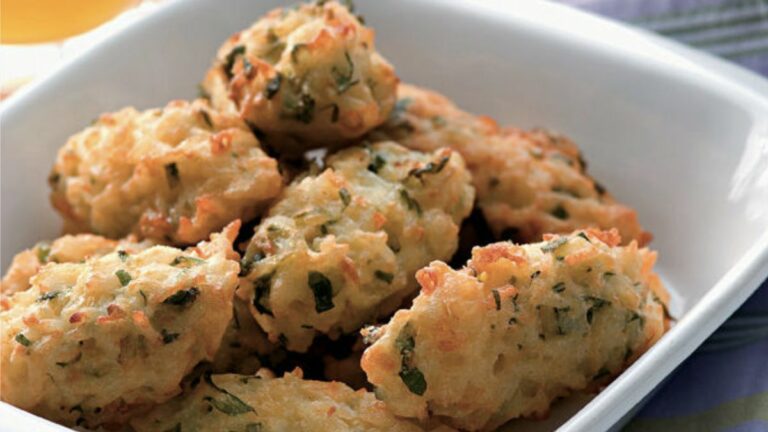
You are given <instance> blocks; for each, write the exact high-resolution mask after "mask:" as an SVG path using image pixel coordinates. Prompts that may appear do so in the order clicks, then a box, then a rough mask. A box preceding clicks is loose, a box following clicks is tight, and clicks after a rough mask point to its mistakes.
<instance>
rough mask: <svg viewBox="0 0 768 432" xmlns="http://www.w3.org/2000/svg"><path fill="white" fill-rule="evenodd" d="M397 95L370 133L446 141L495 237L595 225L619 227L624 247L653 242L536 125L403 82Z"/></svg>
mask: <svg viewBox="0 0 768 432" xmlns="http://www.w3.org/2000/svg"><path fill="white" fill-rule="evenodd" d="M398 92H399V98H400V99H399V100H398V103H397V105H396V107H395V109H394V110H393V112H392V115H391V116H390V119H389V120H388V122H387V123H386V124H385V125H384V126H383V127H382V128H380V129H379V130H377V131H375V132H374V133H372V137H374V138H378V139H381V138H389V139H394V140H396V141H398V142H399V143H401V144H403V145H405V146H406V147H409V148H413V149H417V150H421V151H431V150H434V149H435V148H438V147H443V146H448V147H450V148H452V149H454V150H456V151H458V152H459V153H461V155H462V156H463V157H464V160H465V161H466V162H467V168H469V170H470V171H471V172H472V177H473V183H474V185H475V188H476V190H477V198H478V204H479V206H480V208H481V209H482V211H483V214H484V216H485V218H486V220H487V221H488V224H489V225H490V227H491V229H492V230H493V232H494V234H495V235H496V237H497V238H503V239H512V240H515V241H520V242H524V243H528V242H537V241H541V238H542V235H543V234H546V233H569V232H572V231H574V230H576V229H580V228H587V227H593V228H600V229H611V228H616V229H618V230H619V233H620V234H621V237H622V239H624V241H625V244H626V243H629V242H630V241H631V240H636V241H637V242H638V243H639V244H640V245H641V246H642V245H644V244H646V243H647V242H648V241H650V239H651V235H650V234H649V233H647V232H645V231H643V229H642V227H641V226H640V225H639V223H638V221H637V215H636V213H635V211H634V210H632V209H630V208H628V207H626V206H624V205H622V204H619V203H617V202H616V201H615V200H614V199H613V198H612V197H611V196H610V195H609V194H607V193H606V192H605V190H604V189H603V187H602V186H600V185H599V184H598V183H596V182H595V181H594V180H593V179H592V178H591V177H589V175H588V174H587V172H586V163H585V162H584V160H583V159H582V157H581V154H580V152H579V149H578V148H577V147H576V145H575V144H574V143H573V142H571V141H570V140H569V139H567V138H565V137H563V136H561V135H557V134H554V133H551V132H547V131H543V130H538V129H535V130H531V131H524V130H521V129H516V128H507V129H502V128H499V127H498V125H497V124H496V123H495V122H494V121H493V120H492V119H491V118H489V117H484V116H475V115H472V114H469V113H467V112H464V111H461V110H460V109H459V108H458V107H456V105H454V104H453V103H452V102H451V101H450V100H448V99H447V98H445V97H444V96H442V95H440V94H437V93H435V92H432V91H429V90H426V89H421V88H418V87H415V86H410V85H400V86H399V88H398Z"/></svg>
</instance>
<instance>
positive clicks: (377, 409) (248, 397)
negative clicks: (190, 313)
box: [131, 371, 421, 432]
mask: <svg viewBox="0 0 768 432" xmlns="http://www.w3.org/2000/svg"><path fill="white" fill-rule="evenodd" d="M131 426H133V428H134V429H135V430H136V432H150V431H158V432H159V431H182V432H184V431H225V430H227V431H244V432H255V431H317V432H320V431H333V432H337V431H339V432H341V431H413V432H417V431H420V430H421V429H420V428H419V427H418V426H416V425H415V424H412V423H410V422H409V421H407V420H402V419H398V418H396V417H395V416H394V415H392V414H391V413H389V412H388V411H387V410H386V409H385V407H384V404H383V403H382V402H380V401H377V400H376V398H375V397H374V395H373V394H372V393H369V392H366V391H363V390H361V391H354V390H352V389H351V388H349V387H347V386H345V385H344V384H342V383H338V382H320V381H310V380H304V379H302V377H301V372H300V371H296V372H294V373H289V374H286V375H285V376H283V377H282V378H274V377H273V376H272V374H271V373H269V372H265V371H260V373H259V374H257V375H235V374H227V375H204V377H203V379H200V380H198V381H196V382H193V383H192V384H191V385H190V388H189V389H188V391H187V392H185V394H184V395H182V396H180V397H178V398H175V399H173V400H171V401H170V402H168V403H166V404H165V405H161V406H160V407H158V408H156V409H155V410H153V411H152V412H150V413H149V414H148V415H146V416H142V417H141V418H136V419H135V420H133V421H132V422H131Z"/></svg>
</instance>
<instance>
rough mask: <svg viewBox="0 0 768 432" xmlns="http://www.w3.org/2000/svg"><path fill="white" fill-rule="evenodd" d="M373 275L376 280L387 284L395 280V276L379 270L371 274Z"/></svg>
mask: <svg viewBox="0 0 768 432" xmlns="http://www.w3.org/2000/svg"><path fill="white" fill-rule="evenodd" d="M373 275H374V276H376V279H378V280H381V281H384V282H386V283H388V284H391V283H392V280H393V279H394V278H395V276H394V275H393V274H392V273H387V272H384V271H381V270H376V271H375V272H373Z"/></svg>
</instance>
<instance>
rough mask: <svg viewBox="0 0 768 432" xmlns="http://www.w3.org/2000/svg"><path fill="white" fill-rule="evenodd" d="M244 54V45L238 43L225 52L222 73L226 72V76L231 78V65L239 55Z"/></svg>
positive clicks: (233, 64)
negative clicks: (227, 52)
mask: <svg viewBox="0 0 768 432" xmlns="http://www.w3.org/2000/svg"><path fill="white" fill-rule="evenodd" d="M244 54H245V45H238V46H236V47H234V48H233V49H232V51H230V52H229V54H227V57H226V58H225V59H224V73H225V74H227V78H229V79H231V78H232V67H234V66H235V61H236V60H237V58H238V57H239V56H241V55H244Z"/></svg>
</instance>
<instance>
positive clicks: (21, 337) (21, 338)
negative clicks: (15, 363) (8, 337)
mask: <svg viewBox="0 0 768 432" xmlns="http://www.w3.org/2000/svg"><path fill="white" fill-rule="evenodd" d="M14 339H15V340H16V342H18V343H20V344H22V345H24V346H25V347H28V346H30V345H32V341H31V340H29V339H27V337H26V336H24V334H23V333H19V334H17V335H16V337H15V338H14Z"/></svg>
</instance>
